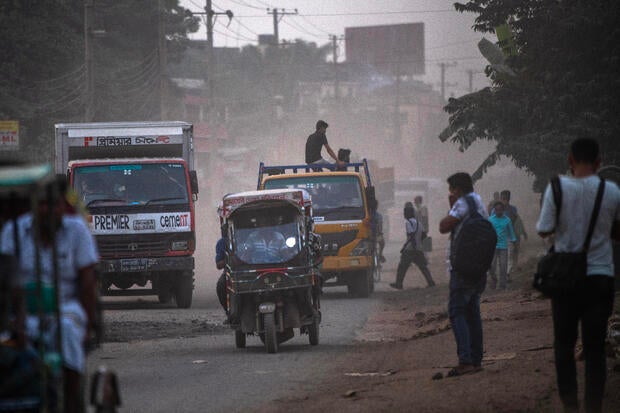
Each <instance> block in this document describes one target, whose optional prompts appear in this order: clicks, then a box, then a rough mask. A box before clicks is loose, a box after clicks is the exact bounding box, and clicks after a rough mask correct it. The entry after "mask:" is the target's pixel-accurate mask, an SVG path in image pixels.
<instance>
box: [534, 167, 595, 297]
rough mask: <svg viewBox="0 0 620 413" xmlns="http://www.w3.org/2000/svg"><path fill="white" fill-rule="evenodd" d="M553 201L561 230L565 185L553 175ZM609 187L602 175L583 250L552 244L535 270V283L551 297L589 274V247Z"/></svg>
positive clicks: (564, 290)
mask: <svg viewBox="0 0 620 413" xmlns="http://www.w3.org/2000/svg"><path fill="white" fill-rule="evenodd" d="M551 189H552V190H553V201H554V203H555V205H556V209H557V211H556V216H555V222H556V225H555V228H556V231H557V228H558V224H559V222H560V209H561V207H562V188H561V186H560V179H559V177H557V176H556V177H554V178H553V179H551ZM604 190H605V181H604V180H603V179H601V182H600V184H599V187H598V192H597V193H596V200H595V201H594V209H593V210H592V216H591V217H590V226H589V227H588V233H587V235H586V240H585V242H584V244H583V247H582V248H581V251H579V252H556V251H555V248H554V247H553V246H552V247H551V248H550V249H549V252H547V254H546V255H545V256H544V257H542V258H541V259H540V261H539V262H538V266H537V268H536V273H535V274H534V282H533V284H532V285H533V287H534V288H535V289H536V290H538V291H540V292H541V293H543V294H544V295H545V296H547V297H555V296H558V295H561V294H563V293H565V292H568V291H571V290H574V288H575V286H576V285H577V282H578V281H579V280H581V279H585V277H586V276H587V274H588V249H589V248H590V241H591V240H592V233H593V232H594V226H595V225H596V220H597V218H598V213H599V211H600V209H601V201H602V199H603V192H604Z"/></svg>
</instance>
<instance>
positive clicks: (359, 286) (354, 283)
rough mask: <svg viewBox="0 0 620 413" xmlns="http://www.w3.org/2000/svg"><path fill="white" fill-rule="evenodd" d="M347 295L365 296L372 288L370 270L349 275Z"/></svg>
mask: <svg viewBox="0 0 620 413" xmlns="http://www.w3.org/2000/svg"><path fill="white" fill-rule="evenodd" d="M347 288H348V291H349V295H352V296H354V297H361V298H367V297H369V296H370V294H371V293H372V290H373V289H374V280H373V278H372V270H366V271H359V272H357V273H355V274H352V275H351V278H350V279H349V282H348V284H347Z"/></svg>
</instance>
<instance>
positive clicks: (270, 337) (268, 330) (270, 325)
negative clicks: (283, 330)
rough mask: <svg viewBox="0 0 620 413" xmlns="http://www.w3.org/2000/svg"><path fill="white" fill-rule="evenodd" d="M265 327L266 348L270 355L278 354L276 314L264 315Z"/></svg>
mask: <svg viewBox="0 0 620 413" xmlns="http://www.w3.org/2000/svg"><path fill="white" fill-rule="evenodd" d="M263 325H264V327H265V348H266V349H267V352H268V353H277V352H278V333H277V331H276V318H275V314H274V313H266V314H263Z"/></svg>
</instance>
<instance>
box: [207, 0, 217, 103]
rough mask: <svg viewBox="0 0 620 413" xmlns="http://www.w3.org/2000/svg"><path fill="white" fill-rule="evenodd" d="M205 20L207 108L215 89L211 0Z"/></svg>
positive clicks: (208, 2)
mask: <svg viewBox="0 0 620 413" xmlns="http://www.w3.org/2000/svg"><path fill="white" fill-rule="evenodd" d="M205 12H206V19H207V24H206V26H207V90H208V93H209V106H211V107H212V106H213V95H214V93H213V90H214V88H215V82H213V76H214V75H215V68H214V66H215V58H214V56H215V53H213V16H214V14H215V12H214V11H213V7H212V4H211V0H207V6H206V7H205Z"/></svg>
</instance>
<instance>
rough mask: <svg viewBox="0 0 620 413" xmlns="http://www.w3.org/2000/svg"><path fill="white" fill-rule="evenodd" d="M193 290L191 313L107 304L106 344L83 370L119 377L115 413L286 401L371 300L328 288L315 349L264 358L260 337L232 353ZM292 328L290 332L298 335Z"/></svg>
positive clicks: (303, 339) (229, 337)
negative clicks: (98, 369)
mask: <svg viewBox="0 0 620 413" xmlns="http://www.w3.org/2000/svg"><path fill="white" fill-rule="evenodd" d="M206 291H207V289H205V290H204V291H201V290H200V289H197V290H196V294H195V300H194V305H193V307H192V309H189V310H179V309H176V308H174V306H172V305H170V306H164V307H163V308H162V306H161V305H160V304H157V303H156V300H155V299H139V300H138V299H137V298H135V297H133V298H116V297H115V298H106V299H105V300H104V315H105V323H106V329H107V330H108V334H107V337H108V339H109V340H113V341H114V342H106V343H104V344H103V345H102V347H101V348H99V349H97V350H95V351H94V352H92V353H91V354H90V356H89V360H88V369H89V372H91V373H92V372H93V371H94V370H95V369H96V367H97V366H99V365H105V366H107V367H108V368H110V369H113V370H115V371H116V372H117V374H118V377H119V381H120V387H121V397H122V403H123V405H122V407H121V409H120V411H121V412H196V411H208V412H224V411H225V412H233V411H242V410H245V411H247V409H251V408H252V407H253V406H257V405H259V404H263V403H266V402H269V401H270V400H273V399H276V398H278V397H282V396H284V395H285V394H286V393H287V391H290V390H293V389H296V390H299V389H300V388H302V389H303V388H305V387H306V386H310V385H311V383H313V382H314V383H316V382H317V380H320V378H321V374H322V373H324V372H325V371H326V370H327V369H328V368H329V365H330V362H331V361H333V360H334V359H335V358H337V357H339V355H342V354H343V353H344V352H346V351H347V349H350V348H351V346H352V345H353V339H354V337H355V331H356V329H358V328H360V327H361V326H362V325H363V324H364V322H365V320H366V318H367V315H368V313H369V311H371V310H372V308H373V306H374V305H375V304H376V303H377V299H373V298H369V299H359V298H357V299H351V298H348V297H347V295H346V292H345V289H343V288H340V287H334V288H329V289H326V292H325V294H324V295H323V299H322V313H323V321H322V324H321V329H320V334H321V343H320V344H319V345H318V346H310V345H309V344H308V336H305V335H304V336H296V337H295V338H293V339H291V340H289V341H287V342H286V343H283V344H282V345H281V346H280V349H279V352H278V353H277V354H267V353H266V352H265V349H264V347H263V345H262V343H261V342H260V340H259V339H258V337H248V341H247V348H246V349H236V348H235V345H234V335H233V333H232V331H231V330H229V329H227V328H225V327H224V326H222V325H221V321H222V319H223V317H222V312H221V309H219V308H218V306H219V305H218V303H217V301H216V300H214V299H213V298H201V297H210V296H211V295H210V294H207V293H206ZM297 332H298V330H297V331H296V333H297Z"/></svg>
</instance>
